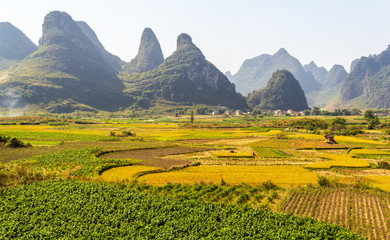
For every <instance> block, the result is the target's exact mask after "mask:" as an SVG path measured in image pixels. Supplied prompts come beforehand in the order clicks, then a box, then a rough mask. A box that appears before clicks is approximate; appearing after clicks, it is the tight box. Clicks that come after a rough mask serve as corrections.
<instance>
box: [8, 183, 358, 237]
mask: <svg viewBox="0 0 390 240" xmlns="http://www.w3.org/2000/svg"><path fill="white" fill-rule="evenodd" d="M0 193H1V194H0V204H1V212H2V214H1V216H0V235H1V236H2V238H6V239H45V238H50V239H59V238H78V239H79V238H85V239H110V238H111V239H120V238H126V239H132V238H134V239H151V238H156V239H178V238H179V239H201V238H203V239H218V238H219V239H241V238H251V239H264V238H273V239H275V238H278V239H314V238H317V239H325V238H331V239H363V238H361V237H359V236H357V235H355V234H353V233H351V232H347V231H345V230H344V229H342V228H340V227H336V226H333V225H330V224H325V223H318V222H316V221H315V220H312V219H308V218H300V217H295V216H292V215H289V214H282V213H273V212H270V211H267V210H256V209H253V208H250V207H247V206H232V205H225V204H214V203H207V202H200V201H195V200H170V199H168V198H162V197H156V196H153V195H150V194H145V193H138V192H136V191H133V190H132V189H128V188H127V187H126V186H123V185H118V186H116V185H112V184H111V185H108V184H97V183H80V182H75V181H54V182H45V183H39V184H34V185H27V186H22V187H17V188H13V189H9V190H0ZM281 222H285V224H283V225H281V224H280V223H281Z"/></svg>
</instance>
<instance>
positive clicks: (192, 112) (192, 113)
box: [190, 111, 195, 123]
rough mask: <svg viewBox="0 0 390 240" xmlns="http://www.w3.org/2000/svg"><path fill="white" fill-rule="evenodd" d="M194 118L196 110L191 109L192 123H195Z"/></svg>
mask: <svg viewBox="0 0 390 240" xmlns="http://www.w3.org/2000/svg"><path fill="white" fill-rule="evenodd" d="M194 120H195V117H194V111H191V118H190V121H191V123H194Z"/></svg>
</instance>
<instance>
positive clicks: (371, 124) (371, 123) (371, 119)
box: [364, 110, 380, 129]
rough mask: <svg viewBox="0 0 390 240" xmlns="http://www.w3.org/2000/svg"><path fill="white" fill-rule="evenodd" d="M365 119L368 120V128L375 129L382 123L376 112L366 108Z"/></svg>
mask: <svg viewBox="0 0 390 240" xmlns="http://www.w3.org/2000/svg"><path fill="white" fill-rule="evenodd" d="M364 119H365V120H366V121H367V124H368V125H367V128H368V129H374V128H375V127H376V126H377V125H379V124H380V122H379V118H378V117H377V116H374V113H373V111H372V110H366V111H365V112H364Z"/></svg>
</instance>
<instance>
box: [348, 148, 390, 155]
mask: <svg viewBox="0 0 390 240" xmlns="http://www.w3.org/2000/svg"><path fill="white" fill-rule="evenodd" d="M349 153H350V154H355V155H357V154H364V155H366V154H367V155H390V151H383V150H379V149H352V150H351V151H350V152H349Z"/></svg>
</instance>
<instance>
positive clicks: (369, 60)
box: [0, 11, 390, 112]
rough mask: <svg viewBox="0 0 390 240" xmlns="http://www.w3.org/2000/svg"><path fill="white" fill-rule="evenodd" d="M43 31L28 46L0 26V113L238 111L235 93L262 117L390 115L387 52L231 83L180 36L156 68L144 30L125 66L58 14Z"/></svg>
mask: <svg viewBox="0 0 390 240" xmlns="http://www.w3.org/2000/svg"><path fill="white" fill-rule="evenodd" d="M42 26H43V29H42V36H41V38H40V40H39V47H37V46H36V45H35V44H34V43H32V42H31V40H30V39H28V37H26V35H25V34H23V33H22V32H21V31H20V30H19V29H17V28H16V27H14V26H13V25H12V24H10V23H0V107H6V108H14V107H23V106H25V105H26V104H36V105H38V106H39V107H41V108H44V109H46V110H48V111H51V112H72V111H75V110H85V111H98V110H106V111H116V110H118V109H120V108H128V107H130V108H133V109H138V108H139V107H141V108H149V107H151V106H161V104H163V105H167V106H169V105H170V104H171V105H172V106H177V105H192V104H207V105H219V106H227V107H230V108H234V109H241V110H247V109H248V103H247V99H245V98H244V97H243V96H242V95H241V94H243V95H248V94H249V98H248V100H249V102H250V103H251V105H252V106H257V107H262V108H273V107H275V108H280V109H283V108H284V107H281V105H280V104H277V102H279V103H280V102H283V103H286V101H287V102H289V103H290V102H291V104H292V103H293V102H294V99H299V100H298V102H299V104H296V105H292V106H287V108H291V109H293V110H299V109H303V108H306V107H307V103H308V105H309V106H319V107H325V108H336V107H338V108H346V107H357V108H390V93H389V92H390V47H389V48H388V49H386V50H385V51H383V52H382V53H381V54H379V55H369V56H368V57H362V58H360V59H355V60H354V61H352V63H351V71H350V73H349V74H348V73H347V71H346V70H345V69H344V67H343V66H341V65H334V66H333V67H332V68H331V69H330V70H329V71H327V70H326V69H325V68H324V67H318V66H317V65H316V64H315V63H314V62H310V63H309V64H307V65H304V66H302V64H301V63H300V62H299V61H298V59H296V58H294V57H293V56H291V55H290V54H289V53H288V52H287V51H286V50H285V49H284V48H281V49H280V50H279V51H278V52H276V53H275V54H274V55H269V54H262V55H260V56H258V57H255V58H252V59H247V60H245V61H244V63H243V64H242V66H241V67H240V69H239V71H238V72H237V73H236V74H234V75H232V74H231V73H230V72H226V73H225V74H223V73H222V72H221V71H219V70H218V69H217V68H216V67H215V66H214V65H213V64H212V63H210V62H209V61H207V60H206V57H205V56H204V55H203V53H202V52H201V50H200V49H199V48H198V47H197V46H196V45H195V44H194V43H193V42H192V38H191V37H190V36H189V35H188V34H185V33H183V34H180V35H179V36H178V38H177V49H176V51H175V52H174V53H173V54H172V55H170V56H169V57H167V58H166V59H164V56H163V53H162V50H161V46H160V43H159V42H158V39H157V37H156V35H155V34H154V33H153V31H152V29H150V28H145V30H144V31H143V33H142V36H141V41H140V45H139V49H138V53H137V55H136V56H135V57H134V58H133V59H132V60H131V61H130V62H124V61H122V60H121V59H120V58H119V57H117V56H115V55H113V54H111V53H109V52H108V51H107V50H106V49H105V48H104V46H103V44H102V43H101V42H100V41H99V39H98V37H97V35H96V33H95V32H94V31H93V30H92V29H91V27H90V26H88V24H87V23H85V22H82V21H77V22H76V21H74V20H73V19H72V18H71V16H69V15H68V14H67V13H65V12H59V11H53V12H50V13H49V14H47V15H46V16H45V19H44V22H43V25H42ZM282 70H286V71H282ZM274 73H275V74H274ZM290 75H291V76H292V77H291V76H290ZM295 81H297V82H298V83H299V84H298V86H299V87H298V86H297V84H295ZM282 83H283V84H282ZM293 83H294V84H293ZM280 84H281V88H275V86H279V85H280ZM289 84H290V85H289ZM288 88H290V91H286V89H288ZM236 89H237V91H238V92H239V93H238V92H237V91H236ZM298 89H301V90H303V92H304V95H303V97H302V96H301V93H300V91H299V90H298ZM291 92H294V96H295V98H293V99H291V98H290V97H291V96H290V93H291ZM240 93H241V94H240ZM304 98H305V99H304ZM286 99H287V100H286ZM303 99H304V100H303ZM159 104H160V105H159ZM294 104H295V103H294ZM283 106H284V105H283Z"/></svg>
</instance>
